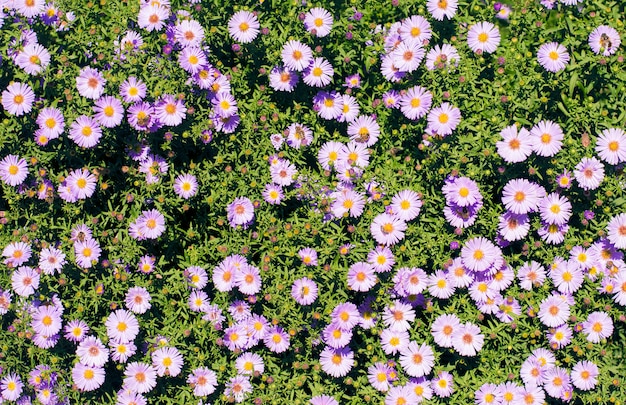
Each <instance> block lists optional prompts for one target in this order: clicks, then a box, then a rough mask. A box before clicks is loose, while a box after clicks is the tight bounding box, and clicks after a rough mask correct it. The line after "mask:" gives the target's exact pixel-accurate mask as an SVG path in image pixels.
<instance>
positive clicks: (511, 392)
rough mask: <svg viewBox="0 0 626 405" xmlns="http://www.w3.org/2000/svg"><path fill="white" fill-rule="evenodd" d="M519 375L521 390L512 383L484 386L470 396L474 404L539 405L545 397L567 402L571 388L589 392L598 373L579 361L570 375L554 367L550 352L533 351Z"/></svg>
mask: <svg viewBox="0 0 626 405" xmlns="http://www.w3.org/2000/svg"><path fill="white" fill-rule="evenodd" d="M520 374H521V378H522V380H523V381H524V384H525V385H524V386H523V387H522V386H520V385H518V384H516V383H513V382H506V383H502V384H497V385H496V384H493V383H485V384H483V385H482V386H481V387H480V388H479V389H478V390H476V392H475V394H474V396H475V399H476V403H477V404H488V403H509V404H517V403H520V404H542V403H545V401H546V393H547V394H548V395H549V396H551V397H553V398H560V399H562V400H564V401H569V400H571V398H572V391H573V387H572V384H573V386H574V387H576V388H578V389H580V390H584V391H587V390H590V389H593V388H594V387H595V385H596V383H597V378H596V377H597V376H598V374H599V371H598V367H597V366H596V365H595V364H594V363H592V362H590V361H586V360H582V361H579V362H577V363H576V364H575V365H574V367H573V368H572V371H571V374H570V373H569V372H568V371H567V370H566V369H564V368H562V367H558V366H556V358H555V356H554V354H552V353H551V352H550V351H548V350H546V349H536V350H534V351H533V353H532V354H531V355H530V356H529V357H528V358H527V359H526V360H525V361H524V363H523V365H522V371H521V373H520Z"/></svg>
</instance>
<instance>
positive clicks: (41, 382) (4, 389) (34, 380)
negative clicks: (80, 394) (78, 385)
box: [0, 364, 70, 404]
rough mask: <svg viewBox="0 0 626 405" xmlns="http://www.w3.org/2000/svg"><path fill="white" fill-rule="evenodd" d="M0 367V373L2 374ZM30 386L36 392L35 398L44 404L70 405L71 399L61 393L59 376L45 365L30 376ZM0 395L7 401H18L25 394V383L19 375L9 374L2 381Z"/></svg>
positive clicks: (0, 382)
mask: <svg viewBox="0 0 626 405" xmlns="http://www.w3.org/2000/svg"><path fill="white" fill-rule="evenodd" d="M2 371H3V370H2V367H0V373H1V372H2ZM28 385H29V386H30V387H32V388H33V390H34V391H35V397H36V398H37V400H38V401H39V402H41V403H42V404H69V403H70V402H69V399H68V398H67V397H65V395H64V394H63V393H62V392H61V391H62V387H61V385H60V384H59V381H58V374H57V373H56V372H54V371H52V369H51V368H50V367H49V366H47V365H45V364H40V365H38V366H36V367H35V368H34V369H33V370H32V371H31V372H30V373H29V374H28ZM0 390H1V391H0V394H1V395H2V398H3V399H4V400H5V401H18V400H20V399H21V397H22V394H23V392H24V382H22V379H21V378H20V376H19V375H17V374H15V373H12V372H8V373H7V374H6V375H5V376H4V377H3V378H2V380H0Z"/></svg>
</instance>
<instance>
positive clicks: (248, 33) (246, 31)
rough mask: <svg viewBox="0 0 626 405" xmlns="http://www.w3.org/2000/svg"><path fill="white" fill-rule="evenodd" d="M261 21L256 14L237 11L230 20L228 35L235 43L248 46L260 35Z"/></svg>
mask: <svg viewBox="0 0 626 405" xmlns="http://www.w3.org/2000/svg"><path fill="white" fill-rule="evenodd" d="M259 28H260V25H259V20H258V19H257V17H256V15H255V14H254V13H251V12H250V11H246V10H240V11H237V12H236V13H235V14H233V16H232V17H231V18H230V20H228V33H229V34H230V36H231V37H233V38H234V39H235V41H238V42H241V43H244V44H247V43H250V42H252V41H254V39H255V38H256V37H257V35H259Z"/></svg>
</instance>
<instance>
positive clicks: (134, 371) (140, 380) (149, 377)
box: [124, 361, 157, 394]
mask: <svg viewBox="0 0 626 405" xmlns="http://www.w3.org/2000/svg"><path fill="white" fill-rule="evenodd" d="M156 379H157V373H156V370H155V368H154V367H153V366H152V365H150V364H146V363H140V362H136V361H134V362H132V363H130V364H128V365H127V366H126V370H124V385H125V386H126V387H127V388H128V389H130V390H131V391H134V392H138V393H140V394H145V393H146V392H150V391H152V389H153V388H154V387H156V383H157V381H156Z"/></svg>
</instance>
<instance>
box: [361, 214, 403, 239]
mask: <svg viewBox="0 0 626 405" xmlns="http://www.w3.org/2000/svg"><path fill="white" fill-rule="evenodd" d="M406 228H407V225H406V222H404V221H403V220H401V219H400V218H397V217H395V216H393V215H389V214H386V213H383V214H379V215H377V216H376V217H375V218H374V220H373V221H372V224H371V225H370V232H371V234H372V237H373V238H374V239H375V240H376V242H378V243H379V244H381V245H394V244H396V243H398V242H399V241H401V240H402V239H404V231H405V230H406Z"/></svg>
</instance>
